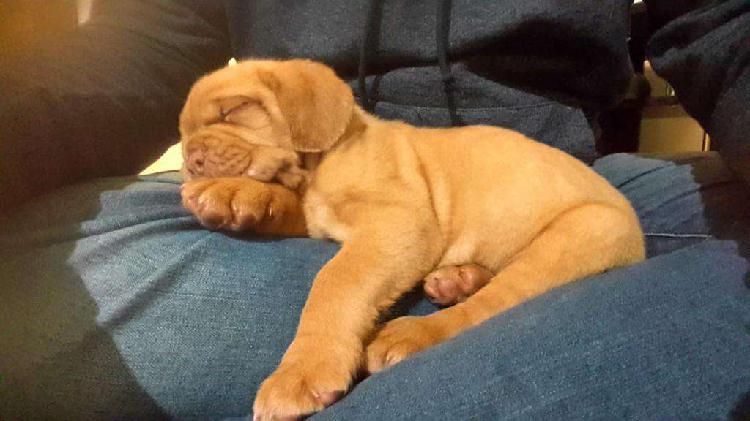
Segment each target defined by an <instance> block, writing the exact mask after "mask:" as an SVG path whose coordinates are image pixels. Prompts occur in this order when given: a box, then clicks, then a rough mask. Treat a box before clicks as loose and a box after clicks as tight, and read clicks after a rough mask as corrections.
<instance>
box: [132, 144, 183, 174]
mask: <svg viewBox="0 0 750 421" xmlns="http://www.w3.org/2000/svg"><path fill="white" fill-rule="evenodd" d="M180 167H182V153H181V151H180V145H179V143H178V144H176V145H172V146H170V148H169V149H168V150H167V151H166V152H164V154H163V155H162V156H161V158H159V159H158V160H157V161H156V162H154V163H153V164H151V165H149V166H148V167H147V168H146V169H144V170H143V171H142V172H141V174H153V173H155V172H162V171H174V170H179V169H180Z"/></svg>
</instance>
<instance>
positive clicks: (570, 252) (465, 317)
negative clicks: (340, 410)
mask: <svg viewBox="0 0 750 421" xmlns="http://www.w3.org/2000/svg"><path fill="white" fill-rule="evenodd" d="M644 254H645V252H644V245H643V236H642V234H641V231H640V227H639V224H638V220H637V218H636V216H635V214H634V213H633V212H626V211H623V210H620V209H616V208H613V207H610V206H608V205H603V204H588V205H583V206H580V207H577V208H574V209H571V210H569V211H567V212H565V213H563V214H561V215H560V216H558V217H557V218H556V219H555V220H554V221H553V222H552V223H551V224H549V225H548V226H547V227H546V228H545V229H544V230H543V231H542V232H540V233H539V235H538V236H537V237H536V238H535V239H534V241H532V242H531V243H530V244H529V245H528V246H527V247H526V248H525V249H523V250H522V251H521V252H519V253H518V254H517V255H516V256H515V257H514V258H513V260H512V261H511V262H510V263H509V264H508V265H507V266H506V267H505V268H504V269H502V270H501V271H500V272H499V273H498V274H497V275H496V276H494V277H493V278H492V279H491V281H490V283H489V284H488V285H487V286H485V287H484V288H482V289H480V290H479V291H477V292H476V293H475V294H474V295H472V296H471V297H469V298H468V299H467V300H466V301H464V302H463V303H459V304H456V305H455V306H453V307H449V308H446V309H444V310H441V311H438V312H436V313H433V314H431V315H429V316H425V317H400V318H397V319H395V320H392V321H390V322H388V323H387V324H386V325H385V327H384V328H383V329H382V330H381V331H380V332H378V334H377V335H376V337H375V339H374V340H373V342H372V343H371V344H370V345H369V346H368V349H367V357H368V369H369V371H371V372H375V371H379V370H381V369H383V368H384V367H386V366H390V365H393V364H395V363H397V362H399V361H401V360H403V359H404V358H406V357H407V356H409V355H410V354H413V353H415V352H417V351H421V350H423V349H425V348H427V347H429V346H432V345H435V344H437V343H439V342H442V341H444V340H446V339H448V338H451V337H453V336H455V335H457V334H459V333H461V332H462V331H464V330H466V329H468V328H470V327H471V326H474V325H477V324H479V323H481V322H483V321H485V320H487V319H489V318H490V317H492V316H494V315H496V314H498V313H500V312H503V311H506V310H508V309H510V308H512V307H514V306H517V305H519V304H521V303H523V302H524V301H527V300H530V299H531V298H533V297H536V296H538V295H541V294H543V293H544V292H546V291H549V290H550V289H552V288H555V287H558V286H560V285H564V284H565V283H567V282H570V281H573V280H575V279H578V278H582V277H585V276H588V275H593V274H596V273H599V272H602V271H605V270H607V269H610V268H614V267H618V266H624V265H628V264H631V263H635V262H638V261H641V260H643V258H644Z"/></svg>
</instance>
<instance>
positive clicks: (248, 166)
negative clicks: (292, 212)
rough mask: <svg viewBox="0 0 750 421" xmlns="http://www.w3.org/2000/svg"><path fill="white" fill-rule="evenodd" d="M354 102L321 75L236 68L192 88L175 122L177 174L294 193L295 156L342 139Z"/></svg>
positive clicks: (292, 63)
mask: <svg viewBox="0 0 750 421" xmlns="http://www.w3.org/2000/svg"><path fill="white" fill-rule="evenodd" d="M353 112H354V98H353V95H352V92H351V89H350V88H349V86H347V85H346V83H344V82H343V81H342V80H341V79H339V78H338V77H337V76H336V74H335V73H334V72H333V70H331V69H330V68H329V67H327V66H325V65H323V64H320V63H315V62H312V61H308V60H288V61H244V62H240V63H238V64H237V65H234V66H230V67H225V68H223V69H220V70H217V71H216V72H214V73H211V74H209V75H207V76H204V77H203V78H201V79H200V80H198V81H197V82H196V83H195V85H193V88H192V89H191V91H190V93H189V95H188V98H187V101H186V103H185V106H184V107H183V109H182V113H181V114H180V137H181V142H182V154H183V158H184V165H183V174H184V176H185V177H186V179H190V178H195V177H221V176H249V177H252V178H254V179H256V180H259V181H264V182H269V181H277V182H280V183H282V184H284V185H286V186H287V187H290V188H297V187H298V185H299V184H300V182H301V181H302V179H303V176H304V171H303V170H302V169H301V168H300V157H299V153H316V152H324V151H326V150H328V149H330V148H331V147H333V146H334V145H335V144H336V142H337V141H338V140H339V139H340V138H341V136H342V135H343V134H344V132H345V131H346V128H347V126H348V124H349V122H350V120H351V117H352V113H353Z"/></svg>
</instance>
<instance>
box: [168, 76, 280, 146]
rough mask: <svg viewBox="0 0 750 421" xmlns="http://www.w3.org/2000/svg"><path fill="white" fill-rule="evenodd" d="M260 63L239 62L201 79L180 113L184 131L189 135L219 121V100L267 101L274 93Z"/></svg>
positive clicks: (191, 91)
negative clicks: (260, 73)
mask: <svg viewBox="0 0 750 421" xmlns="http://www.w3.org/2000/svg"><path fill="white" fill-rule="evenodd" d="M255 67H256V66H248V65H245V66H243V65H235V66H230V67H225V68H223V69H220V70H217V71H216V72H214V73H211V74H209V75H207V76H204V77H202V78H201V79H199V80H198V81H197V82H196V83H195V84H194V85H193V87H192V89H191V90H190V93H189V94H188V97H187V100H186V102H185V105H184V107H183V109H182V112H181V114H180V134H181V135H182V136H183V137H184V136H188V135H191V134H193V133H194V132H195V131H197V130H198V129H200V128H201V127H203V126H206V125H209V124H212V123H215V122H217V121H218V120H219V119H220V118H221V114H222V109H221V106H220V104H219V99H221V98H230V97H246V98H249V99H251V100H255V101H258V103H263V102H264V101H266V100H267V99H268V96H269V95H272V93H271V92H270V91H269V89H268V88H267V87H266V86H265V85H263V83H262V82H261V80H260V78H259V77H258V74H257V71H256V68H255Z"/></svg>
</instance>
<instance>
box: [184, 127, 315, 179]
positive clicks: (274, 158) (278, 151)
mask: <svg viewBox="0 0 750 421" xmlns="http://www.w3.org/2000/svg"><path fill="white" fill-rule="evenodd" d="M183 176H184V177H185V179H192V178H215V177H250V178H253V179H255V180H258V181H262V182H278V183H281V184H283V185H285V186H287V187H289V188H291V189H297V188H298V187H299V186H300V184H301V183H302V181H303V180H304V179H305V171H303V170H301V169H300V166H299V157H298V155H297V153H296V152H294V151H290V150H286V149H282V148H278V147H275V146H265V145H253V144H250V143H248V142H245V141H244V140H242V139H240V138H236V139H235V138H233V137H229V136H221V137H219V136H216V135H213V134H210V133H199V134H197V135H195V136H193V137H192V138H190V139H188V140H187V141H186V143H185V147H184V164H183Z"/></svg>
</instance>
